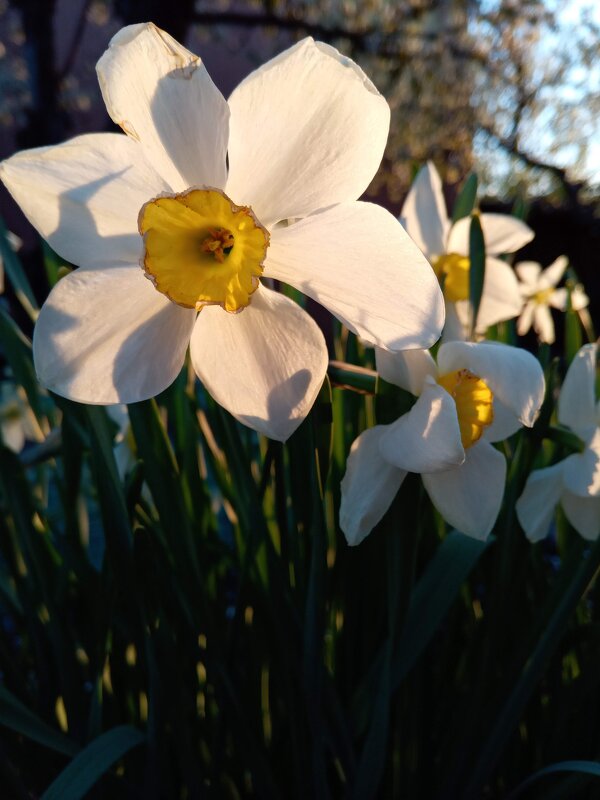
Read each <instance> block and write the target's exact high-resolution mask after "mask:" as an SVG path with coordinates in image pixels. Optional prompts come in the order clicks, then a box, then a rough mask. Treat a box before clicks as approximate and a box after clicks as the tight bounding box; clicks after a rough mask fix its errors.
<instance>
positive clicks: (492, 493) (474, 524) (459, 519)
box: [422, 441, 506, 540]
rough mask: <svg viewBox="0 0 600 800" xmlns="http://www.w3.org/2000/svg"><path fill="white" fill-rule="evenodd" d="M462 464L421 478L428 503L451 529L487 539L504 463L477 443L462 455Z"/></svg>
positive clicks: (501, 486)
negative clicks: (429, 501) (429, 502)
mask: <svg viewBox="0 0 600 800" xmlns="http://www.w3.org/2000/svg"><path fill="white" fill-rule="evenodd" d="M465 456H466V458H465V461H464V464H461V465H460V466H459V467H454V468H453V469H449V470H447V471H446V472H430V473H426V474H424V475H423V476H422V478H423V484H424V486H425V488H426V489H427V492H428V494H429V497H430V498H431V502H432V503H433V505H434V506H435V507H436V508H437V510H438V511H439V512H440V514H441V515H442V517H443V518H444V519H445V520H446V522H448V523H449V524H450V525H452V527H454V528H456V529H457V530H459V531H461V532H462V533H465V534H466V535H467V536H473V537H474V538H475V539H482V540H483V539H487V537H488V534H489V533H490V531H491V530H492V528H493V527H494V523H495V522H496V518H497V516H498V512H499V511H500V506H501V505H502V497H503V495H504V481H505V477H506V460H505V458H504V456H503V455H502V453H499V452H498V451H497V450H496V449H495V448H494V447H493V446H492V445H491V444H488V442H483V441H479V442H477V444H475V445H473V447H470V448H469V449H468V450H467V451H466V453H465Z"/></svg>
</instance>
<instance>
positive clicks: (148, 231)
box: [0, 24, 444, 440]
mask: <svg viewBox="0 0 600 800" xmlns="http://www.w3.org/2000/svg"><path fill="white" fill-rule="evenodd" d="M97 71H98V77H99V81H100V88H101V90H102V95H103V97H104V101H105V103H106V107H107V110H108V113H109V114H110V116H111V117H112V119H113V120H114V121H115V122H116V123H117V124H119V125H120V126H121V128H122V129H123V131H125V133H126V134H127V135H123V134H116V133H104V134H92V135H86V136H79V137H77V138H75V139H72V140H71V141H68V142H66V143H65V144H62V145H59V146H56V147H43V148H40V149H37V150H30V151H26V152H23V153H20V154H17V155H15V156H13V157H12V158H10V159H9V160H7V161H5V162H4V163H3V164H2V165H1V169H0V177H1V178H2V180H3V181H4V183H5V184H6V186H7V187H8V189H9V190H10V191H11V193H12V194H13V196H14V197H15V198H16V200H17V202H18V203H19V204H20V205H21V207H22V208H23V210H24V212H25V214H26V215H27V216H28V218H29V220H30V221H31V222H32V223H33V225H35V227H36V228H37V229H38V231H39V232H40V233H41V234H42V236H44V237H45V238H46V239H47V240H48V242H49V243H50V245H51V246H52V247H53V248H54V249H55V250H56V251H57V252H58V253H59V254H60V255H61V256H63V257H64V258H66V259H67V260H68V261H70V262H72V263H74V264H77V265H78V266H79V269H77V270H75V271H74V272H73V273H71V274H70V275H68V276H66V277H65V278H63V279H62V280H60V281H59V282H58V284H57V285H56V286H55V288H54V289H53V290H52V292H51V294H50V295H49V297H48V299H47V301H46V303H45V304H44V306H43V308H42V310H41V314H40V318H39V320H38V323H37V326H36V330H35V335H34V356H35V363H36V369H37V372H38V375H39V378H40V380H41V382H42V383H43V384H44V385H46V386H48V387H49V388H51V389H52V390H53V391H55V392H57V393H58V394H61V395H64V396H66V397H69V398H72V399H74V400H78V401H82V402H88V403H102V404H113V403H118V402H126V403H129V402H134V401H137V400H142V399H144V398H148V397H151V396H153V395H156V394H157V393H158V392H160V391H161V390H162V389H164V388H165V387H167V386H168V385H169V384H170V383H171V382H172V381H173V380H174V378H175V377H176V375H177V374H178V372H179V370H180V369H181V367H182V364H183V362H184V358H185V353H186V350H187V347H188V344H189V345H190V354H191V361H192V364H193V366H194V369H195V371H196V373H197V374H198V376H199V377H200V378H201V380H202V381H203V383H204V385H205V386H206V388H207V389H208V391H209V392H210V393H211V394H212V395H213V397H214V398H215V399H216V400H217V401H218V402H219V403H221V404H222V405H223V406H224V407H225V408H227V409H228V410H229V411H230V412H231V413H232V414H234V415H235V416H236V417H237V418H238V419H239V420H241V421H242V422H244V423H245V424H247V425H249V426H251V427H253V428H255V429H256V430H258V431H261V432H263V433H265V434H267V435H268V436H271V437H273V438H274V439H281V440H284V439H286V438H287V437H288V436H289V435H290V434H291V433H292V432H293V430H294V429H295V428H296V427H297V426H298V425H299V424H300V422H301V421H302V419H303V418H304V417H305V416H306V414H307V413H308V411H309V409H310V407H311V405H312V403H313V401H314V399H315V398H316V395H317V393H318V391H319V389H320V387H321V384H322V381H323V377H324V375H325V371H326V367H327V350H326V346H325V342H324V338H323V335H322V333H321V331H320V329H319V328H318V326H317V325H316V323H315V322H314V321H313V320H312V318H311V317H310V316H308V314H306V313H305V312H304V311H303V310H302V309H301V308H300V307H299V306H298V305H296V304H295V303H293V302H292V301H291V300H289V299H288V298H286V297H285V296H283V295H282V294H279V293H276V292H274V291H272V290H271V289H269V288H267V287H266V286H265V285H264V284H261V282H260V279H261V278H275V279H278V280H280V281H284V282H286V283H289V284H291V285H293V286H294V287H296V288H297V289H299V290H300V291H302V292H304V293H305V294H307V295H309V296H310V297H312V298H314V299H315V300H317V301H318V302H319V303H322V304H323V305H324V306H326V307H327V308H328V309H329V310H330V311H331V312H332V313H333V314H335V315H336V316H337V317H338V318H339V319H340V320H342V322H344V323H345V324H346V325H347V326H348V327H349V328H350V329H351V330H352V331H354V332H356V333H357V334H359V335H360V336H361V337H363V338H364V339H365V340H367V341H368V342H370V343H373V344H377V345H379V346H381V347H384V348H389V349H392V350H397V349H402V348H406V347H408V348H413V347H424V346H428V345H430V344H431V343H433V342H434V341H435V340H436V339H437V338H438V336H439V334H440V331H441V328H442V325H443V315H444V309H443V303H442V298H441V295H440V293H439V288H438V285H437V281H436V279H435V275H434V274H433V272H432V270H431V267H430V266H429V264H428V263H427V262H426V260H425V259H424V258H423V257H422V254H421V253H420V252H419V251H418V250H417V248H416V247H415V246H414V245H413V243H412V241H411V240H410V238H409V237H408V236H407V235H406V233H405V232H404V230H403V229H402V227H401V225H400V224H399V223H398V222H397V220H395V219H394V218H393V217H392V215H391V214H389V213H388V212H387V211H385V210H384V209H383V208H381V207H379V206H377V205H373V204H371V203H364V202H358V201H357V199H356V198H358V197H359V196H360V195H361V194H362V193H363V192H364V190H365V189H366V188H367V186H368V185H369V183H370V181H371V179H372V178H373V176H374V174H375V172H376V170H377V168H378V166H379V163H380V161H381V158H382V155H383V151H384V147H385V143H386V140H387V134H388V127H389V117H390V111H389V107H388V105H387V103H386V101H385V99H384V98H383V97H382V96H381V95H380V94H379V92H378V91H377V90H376V88H375V87H374V86H373V84H372V83H371V82H370V81H369V79H368V78H367V76H366V75H365V74H364V73H363V72H362V71H361V69H360V68H359V67H358V66H357V65H356V64H355V63H354V62H352V61H351V60H350V59H348V58H345V57H344V56H342V55H341V54H340V53H338V51H337V50H335V49H334V48H332V47H330V46H328V45H325V44H321V43H319V42H314V41H313V40H312V39H304V40H303V41H301V42H299V43H298V44H297V45H295V46H294V47H291V48H290V49H289V50H286V51H285V52H283V53H281V55H279V56H277V57H276V58H274V59H273V60H272V61H269V62H268V63H267V64H265V65H264V66H262V67H261V68H260V69H258V70H256V71H255V72H253V73H252V74H251V75H250V76H249V77H248V78H246V80H244V81H243V82H242V83H241V84H240V85H239V86H238V87H237V89H236V90H235V91H234V92H233V94H232V95H231V97H230V98H229V101H226V100H225V99H224V98H223V96H222V95H221V93H220V92H219V91H218V89H217V88H216V87H215V85H214V84H213V82H212V81H211V79H210V77H209V75H208V73H207V71H206V69H205V67H204V65H203V63H202V61H201V60H200V58H198V56H195V55H194V54H192V53H190V52H189V51H188V50H186V49H185V48H184V47H182V46H181V45H180V44H178V43H177V42H176V41H175V40H174V39H173V38H172V37H170V36H169V35H168V34H166V33H164V32H163V31H161V30H159V29H158V28H156V27H155V26H154V25H152V24H140V25H132V26H130V27H127V28H124V29H123V30H121V31H120V32H119V33H118V34H117V35H116V36H115V37H114V38H113V40H112V41H111V43H110V47H109V49H108V50H107V51H106V53H105V54H104V55H103V56H102V58H101V59H100V61H99V62H98V67H97ZM140 266H141V268H140ZM198 312H200V313H198Z"/></svg>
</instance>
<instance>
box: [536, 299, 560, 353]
mask: <svg viewBox="0 0 600 800" xmlns="http://www.w3.org/2000/svg"><path fill="white" fill-rule="evenodd" d="M533 327H534V329H535V332H536V333H537V335H538V337H539V339H540V341H541V342H546V343H547V344H552V343H553V342H554V339H555V333H554V320H553V319H552V314H551V313H550V309H549V308H548V306H545V305H537V306H536V307H535V310H534V312H533Z"/></svg>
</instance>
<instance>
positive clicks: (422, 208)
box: [400, 161, 450, 256]
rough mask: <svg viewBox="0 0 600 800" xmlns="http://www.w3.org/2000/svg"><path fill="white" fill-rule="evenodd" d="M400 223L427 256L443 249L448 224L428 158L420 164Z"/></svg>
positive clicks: (435, 176) (442, 200)
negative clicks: (423, 163) (421, 165)
mask: <svg viewBox="0 0 600 800" xmlns="http://www.w3.org/2000/svg"><path fill="white" fill-rule="evenodd" d="M400 222H401V223H402V224H403V225H404V227H405V229H406V231H407V233H408V234H409V236H410V238H411V239H412V240H413V242H414V243H415V244H416V245H417V247H418V248H419V249H420V250H422V251H423V252H424V253H425V254H426V255H428V256H434V255H441V254H442V253H444V252H445V249H446V246H445V242H446V236H447V234H448V228H449V226H450V223H449V221H448V214H447V212H446V201H445V200H444V194H443V192H442V181H441V180H440V176H439V174H438V171H437V170H436V168H435V166H434V165H433V163H432V162H431V161H428V162H427V164H425V166H423V167H421V169H420V170H419V172H418V174H417V177H416V178H415V180H414V182H413V184H412V186H411V187H410V191H409V193H408V195H407V197H406V200H405V201H404V205H403V206H402V211H401V212H400Z"/></svg>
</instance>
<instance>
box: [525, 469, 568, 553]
mask: <svg viewBox="0 0 600 800" xmlns="http://www.w3.org/2000/svg"><path fill="white" fill-rule="evenodd" d="M563 463H564V462H562V461H561V462H560V463H558V464H554V465H553V466H552V467H545V468H544V469H536V470H533V472H532V473H531V474H530V475H529V477H528V478H527V483H526V484H525V488H524V489H523V494H522V495H521V496H520V497H519V499H518V500H517V503H516V506H515V508H516V512H517V519H518V520H519V525H520V526H521V527H522V528H523V530H524V531H525V535H526V536H527V538H528V539H529V541H530V542H539V541H540V540H542V539H544V538H545V537H546V536H547V535H548V531H549V530H550V523H551V522H552V519H553V517H554V511H555V509H556V506H557V504H558V501H559V499H560V496H561V493H562V490H563Z"/></svg>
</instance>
